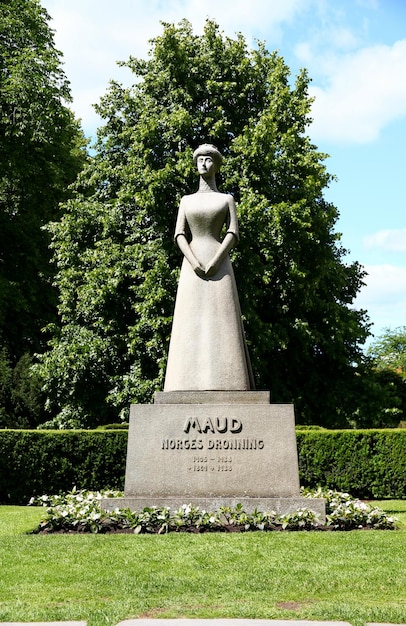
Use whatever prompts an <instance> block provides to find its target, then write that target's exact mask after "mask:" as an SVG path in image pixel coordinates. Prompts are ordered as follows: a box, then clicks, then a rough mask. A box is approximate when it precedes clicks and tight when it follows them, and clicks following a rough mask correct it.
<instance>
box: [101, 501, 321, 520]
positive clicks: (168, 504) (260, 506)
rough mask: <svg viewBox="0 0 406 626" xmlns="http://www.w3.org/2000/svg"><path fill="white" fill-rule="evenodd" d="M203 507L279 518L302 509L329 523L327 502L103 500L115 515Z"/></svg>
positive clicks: (209, 510)
mask: <svg viewBox="0 0 406 626" xmlns="http://www.w3.org/2000/svg"><path fill="white" fill-rule="evenodd" d="M189 504H191V505H192V506H196V507H199V509H200V510H201V511H208V512H209V513H212V512H213V513H214V512H215V511H218V510H219V509H220V507H231V508H235V507H236V506H237V504H241V505H242V507H243V509H244V511H246V512H247V513H253V512H254V511H255V510H257V511H262V512H263V513H269V512H270V511H274V512H275V513H277V514H278V515H286V514H287V513H294V512H295V511H298V510H299V509H303V508H305V509H309V510H310V511H313V512H314V513H318V514H319V515H320V522H321V523H324V522H325V521H326V512H325V501H324V500H323V498H301V497H292V498H238V497H236V498H221V497H213V498H185V497H171V498H146V497H125V496H124V498H104V499H103V500H101V507H102V509H104V510H105V511H114V510H115V509H117V508H119V509H130V510H131V511H137V512H140V511H142V510H143V509H144V508H147V507H148V508H151V507H153V506H155V507H157V508H159V509H161V508H164V507H165V508H169V509H171V510H173V511H177V510H178V509H180V508H181V507H182V506H183V505H189Z"/></svg>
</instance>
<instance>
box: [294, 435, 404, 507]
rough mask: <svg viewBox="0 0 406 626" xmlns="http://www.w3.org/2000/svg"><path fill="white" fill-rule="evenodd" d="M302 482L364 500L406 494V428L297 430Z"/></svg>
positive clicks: (303, 484) (399, 496) (401, 496)
mask: <svg viewBox="0 0 406 626" xmlns="http://www.w3.org/2000/svg"><path fill="white" fill-rule="evenodd" d="M296 436H297V443H298V452H299V476H300V484H301V485H302V486H304V487H317V486H323V487H328V488H330V489H338V490H339V491H347V492H348V493H350V494H351V495H353V496H355V497H358V498H362V499H366V500H367V499H373V498H376V499H381V498H405V497H406V430H403V429H386V430H330V431H329V430H324V431H314V430H312V431H300V430H299V431H297V433H296Z"/></svg>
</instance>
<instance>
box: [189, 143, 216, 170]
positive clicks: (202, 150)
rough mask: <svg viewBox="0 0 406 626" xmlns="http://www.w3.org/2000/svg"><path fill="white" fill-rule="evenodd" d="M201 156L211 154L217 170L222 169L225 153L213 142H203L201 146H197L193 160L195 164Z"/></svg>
mask: <svg viewBox="0 0 406 626" xmlns="http://www.w3.org/2000/svg"><path fill="white" fill-rule="evenodd" d="M199 156H210V157H211V158H212V159H213V162H214V164H215V166H216V170H217V171H218V170H219V169H220V167H221V164H222V162H223V155H222V154H221V152H220V150H218V148H216V146H213V144H212V143H202V145H201V146H199V147H198V148H196V150H195V151H194V153H193V162H194V164H195V165H196V163H197V157H199Z"/></svg>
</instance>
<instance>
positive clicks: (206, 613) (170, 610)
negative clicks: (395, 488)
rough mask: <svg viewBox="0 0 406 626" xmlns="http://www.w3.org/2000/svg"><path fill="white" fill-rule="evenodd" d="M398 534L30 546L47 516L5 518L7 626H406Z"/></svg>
mask: <svg viewBox="0 0 406 626" xmlns="http://www.w3.org/2000/svg"><path fill="white" fill-rule="evenodd" d="M379 504H380V506H381V508H383V509H384V510H386V511H390V512H394V514H395V515H396V516H397V517H401V518H402V520H403V524H404V525H403V530H400V531H397V532H396V531H395V532H394V531H351V532H337V533H334V532H309V533H306V532H303V533H294V532H292V533H246V534H202V535H189V534H176V533H173V534H170V535H160V536H158V535H151V536H150V535H139V536H136V535H26V534H24V533H26V532H28V531H29V530H30V529H33V528H34V527H35V526H36V525H37V523H38V521H39V519H40V518H41V515H42V511H41V509H38V508H29V507H28V508H27V507H0V568H1V583H0V621H51V620H52V621H56V620H86V621H87V622H88V625H89V626H102V625H114V624H117V623H118V622H119V621H121V620H124V619H129V618H136V617H168V618H179V617H200V618H216V617H223V618H224V617H238V618H262V619H310V620H334V621H347V622H350V623H351V624H353V625H354V626H364V624H365V623H366V622H390V623H406V567H405V563H406V501H401V502H399V501H384V502H380V503H379Z"/></svg>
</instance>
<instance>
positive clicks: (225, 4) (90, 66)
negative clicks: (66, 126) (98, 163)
mask: <svg viewBox="0 0 406 626" xmlns="http://www.w3.org/2000/svg"><path fill="white" fill-rule="evenodd" d="M42 4H43V6H44V7H45V8H46V9H47V11H48V12H49V14H50V15H51V17H52V21H51V28H53V29H54V30H55V31H56V35H55V43H56V46H57V48H58V49H60V50H61V51H62V53H63V55H64V61H65V72H66V75H67V77H68V78H69V80H70V81H71V89H72V95H73V99H74V103H73V108H74V111H75V113H76V115H77V116H78V117H80V118H81V119H82V122H83V127H84V128H85V130H86V132H87V133H94V131H95V129H96V127H97V125H98V123H99V120H98V117H97V115H96V113H95V112H94V110H93V108H92V104H94V103H97V102H98V101H99V99H100V97H101V96H102V95H103V94H104V93H105V91H106V89H107V85H108V82H109V80H110V79H115V80H118V81H119V82H122V83H123V84H129V83H130V82H131V81H132V79H131V78H130V77H131V74H130V72H129V70H126V69H123V68H118V67H117V65H116V62H117V61H125V60H127V59H128V58H129V56H130V55H132V56H135V57H143V58H145V57H146V55H147V52H148V49H149V43H148V42H149V40H150V39H151V38H153V37H156V36H159V35H160V33H161V32H162V26H161V25H160V21H165V22H170V23H172V22H173V23H178V22H179V21H180V20H182V19H183V18H186V19H188V20H189V21H190V22H191V23H192V25H193V28H194V32H196V33H197V34H199V33H200V32H201V31H202V28H203V26H204V23H205V21H206V19H207V18H208V17H209V18H213V19H215V20H216V21H217V23H218V24H219V26H220V28H221V29H223V30H224V31H225V32H226V34H228V35H230V36H234V35H235V33H236V32H239V31H242V32H243V33H244V36H245V37H246V38H247V40H248V41H250V38H251V37H252V34H251V31H252V32H254V31H255V35H256V36H257V35H258V36H265V34H266V36H267V39H269V38H270V39H271V40H272V39H274V41H277V40H278V38H279V37H280V25H281V24H282V23H284V22H289V21H290V20H292V19H293V18H294V16H295V15H296V14H297V13H298V12H300V11H301V10H304V9H305V8H306V7H304V5H303V0H284V2H269V0H250V2H235V1H234V0H222V1H221V2H217V3H213V2H201V0H167V1H166V2H163V1H162V0H149V1H148V2H144V0H115V2H112V1H111V0H85V1H84V0H42ZM274 45H275V44H274V42H272V46H273V47H274Z"/></svg>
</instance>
